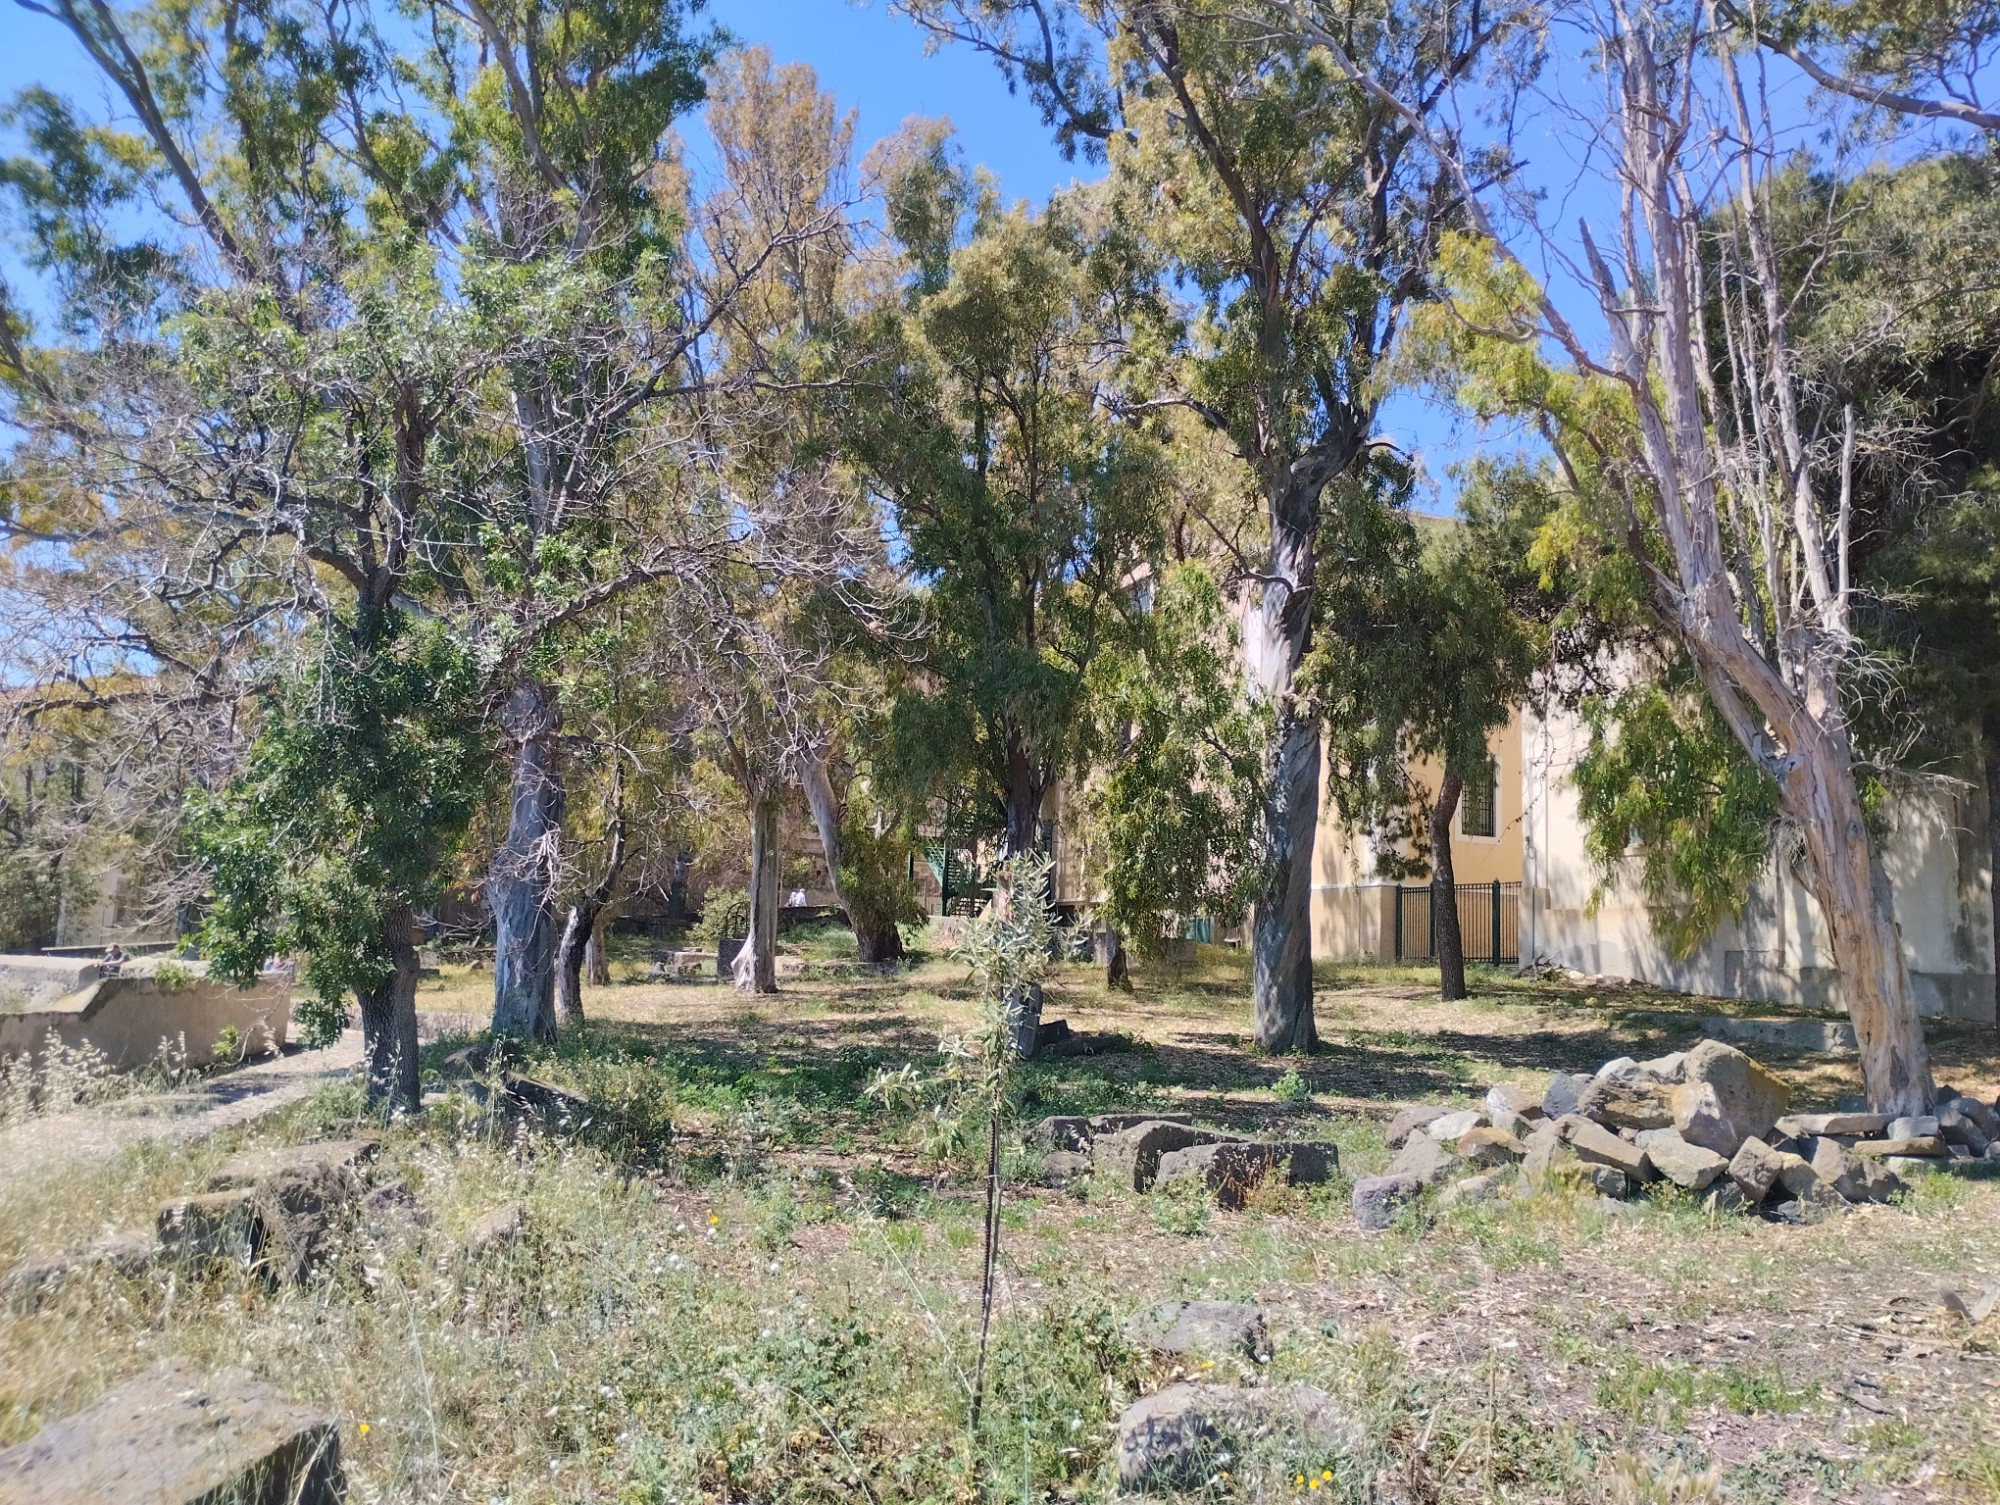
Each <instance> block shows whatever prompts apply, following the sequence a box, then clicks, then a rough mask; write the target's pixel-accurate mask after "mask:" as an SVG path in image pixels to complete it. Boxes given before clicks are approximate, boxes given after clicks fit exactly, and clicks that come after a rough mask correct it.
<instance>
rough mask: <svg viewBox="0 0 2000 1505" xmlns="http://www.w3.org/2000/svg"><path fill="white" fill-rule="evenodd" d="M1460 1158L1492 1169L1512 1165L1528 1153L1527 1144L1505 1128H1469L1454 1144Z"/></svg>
mask: <svg viewBox="0 0 2000 1505" xmlns="http://www.w3.org/2000/svg"><path fill="white" fill-rule="evenodd" d="M1453 1148H1454V1149H1456V1150H1457V1151H1458V1158H1459V1159H1461V1160H1469V1161H1471V1162H1472V1163H1473V1164H1474V1165H1483V1166H1486V1167H1487V1168H1489V1169H1491V1168H1492V1167H1494V1166H1500V1165H1511V1164H1512V1163H1513V1162H1514V1161H1516V1160H1519V1159H1520V1158H1521V1157H1522V1156H1523V1155H1525V1154H1527V1152H1528V1149H1527V1146H1526V1145H1524V1144H1522V1143H1521V1141H1520V1140H1518V1139H1516V1138H1515V1137H1514V1136H1513V1135H1512V1134H1509V1133H1507V1132H1506V1131H1505V1130H1504V1129H1492V1128H1478V1129H1467V1130H1466V1131H1465V1132H1464V1133H1463V1134H1461V1135H1459V1137H1458V1143H1457V1144H1456V1145H1454V1146H1453Z"/></svg>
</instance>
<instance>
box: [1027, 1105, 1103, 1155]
mask: <svg viewBox="0 0 2000 1505" xmlns="http://www.w3.org/2000/svg"><path fill="white" fill-rule="evenodd" d="M1028 1138H1029V1140H1030V1142H1032V1143H1033V1144H1035V1145H1038V1146H1040V1147H1041V1148H1042V1149H1045V1150H1082V1151H1085V1152H1088V1151H1089V1149H1090V1141H1091V1138H1092V1135H1091V1132H1090V1120H1089V1119H1087V1118H1078V1117H1074V1116H1071V1115H1068V1114H1052V1115H1050V1116H1049V1117H1048V1118H1045V1119H1043V1120H1042V1121H1041V1122H1040V1123H1038V1124H1036V1125H1035V1127H1034V1128H1033V1129H1032V1130H1031V1131H1030V1132H1029V1135H1028Z"/></svg>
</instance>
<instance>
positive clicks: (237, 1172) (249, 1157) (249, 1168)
mask: <svg viewBox="0 0 2000 1505" xmlns="http://www.w3.org/2000/svg"><path fill="white" fill-rule="evenodd" d="M381 1148H382V1144H381V1141H380V1140H375V1139H325V1140H318V1141H315V1142H313V1143H311V1144H288V1145H278V1146H276V1147H274V1148H272V1149H264V1150H248V1151H245V1152H244V1153H243V1154H241V1155H231V1156H230V1157H229V1158H228V1159H227V1160H225V1161H223V1162H222V1164H221V1165H220V1166H218V1167H216V1170H215V1174H213V1175H212V1176H210V1177H209V1178H208V1189H209V1190H210V1191H234V1190H236V1189H238V1188H240V1187H245V1186H255V1185H256V1184H257V1183H258V1182H260V1181H268V1180H269V1179H271V1178H272V1177H273V1176H277V1175H283V1174H289V1173H295V1172H308V1173H310V1172H315V1171H332V1172H335V1173H336V1174H340V1175H351V1176H355V1177H359V1176H361V1175H362V1174H363V1171H362V1167H363V1166H365V1165H366V1164H367V1163H368V1162H369V1161H371V1160H373V1159H374V1158H375V1156H376V1154H377V1152H378V1151H380V1150H381Z"/></svg>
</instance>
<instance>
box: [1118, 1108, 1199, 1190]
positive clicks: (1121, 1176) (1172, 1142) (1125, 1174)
mask: <svg viewBox="0 0 2000 1505" xmlns="http://www.w3.org/2000/svg"><path fill="white" fill-rule="evenodd" d="M1230 1137H1231V1136H1229V1135H1226V1134H1212V1133H1210V1132H1209V1131H1208V1130H1206V1129H1196V1128H1191V1127H1190V1126H1188V1125H1187V1124H1177V1123H1168V1122H1166V1121H1165V1120H1164V1119H1148V1120H1146V1121H1145V1122H1144V1123H1138V1124H1134V1125H1133V1126H1132V1127H1131V1128H1129V1129H1121V1130H1120V1131H1119V1132H1118V1133H1116V1134H1101V1135H1099V1136H1098V1137H1097V1139H1096V1140H1094V1141H1093V1142H1092V1144H1091V1146H1090V1158H1091V1163H1092V1164H1093V1165H1094V1166H1095V1167H1096V1174H1097V1176H1098V1177H1099V1178H1100V1179H1101V1180H1103V1181H1105V1182H1106V1183H1108V1184H1110V1185H1114V1186H1122V1187H1127V1188H1129V1189H1130V1190H1132V1191H1151V1190H1152V1189H1153V1180H1154V1178H1155V1177H1156V1176H1157V1175H1158V1174H1159V1170H1160V1157H1161V1156H1162V1155H1165V1154H1167V1153H1169V1152H1170V1151H1173V1150H1184V1149H1187V1148H1188V1147H1189V1146H1190V1145H1197V1144H1219V1143H1221V1142H1223V1141H1224V1140H1226V1139H1229V1138H1230Z"/></svg>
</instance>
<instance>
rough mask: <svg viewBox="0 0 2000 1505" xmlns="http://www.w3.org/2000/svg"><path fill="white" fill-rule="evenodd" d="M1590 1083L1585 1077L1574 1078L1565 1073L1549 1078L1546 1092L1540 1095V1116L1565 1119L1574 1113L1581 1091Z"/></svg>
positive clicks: (1561, 1072) (1558, 1073)
mask: <svg viewBox="0 0 2000 1505" xmlns="http://www.w3.org/2000/svg"><path fill="white" fill-rule="evenodd" d="M1590 1083H1591V1078H1589V1077H1587V1076H1574V1075H1572V1074H1571V1073H1569V1072H1567V1071H1559V1072H1557V1073H1556V1074H1555V1075H1554V1076H1552V1077H1550V1078H1549V1085H1548V1090H1547V1091H1545V1092H1543V1094H1542V1116H1543V1117H1544V1118H1547V1119H1550V1120H1552V1121H1553V1120H1555V1119H1558V1118H1566V1117H1568V1116H1569V1115H1570V1114H1572V1113H1574V1112H1576V1105H1577V1101H1578V1099H1580V1098H1581V1097H1582V1096H1583V1089H1584V1088H1586V1087H1588V1086H1589V1085H1590Z"/></svg>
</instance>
